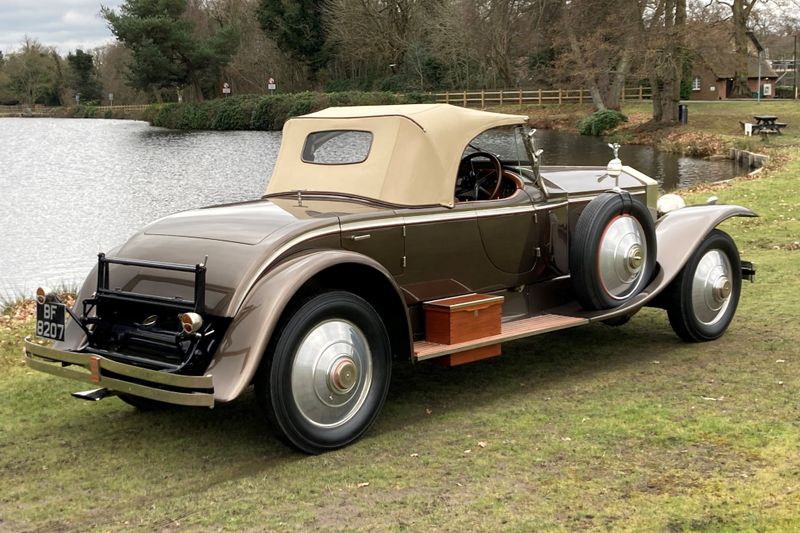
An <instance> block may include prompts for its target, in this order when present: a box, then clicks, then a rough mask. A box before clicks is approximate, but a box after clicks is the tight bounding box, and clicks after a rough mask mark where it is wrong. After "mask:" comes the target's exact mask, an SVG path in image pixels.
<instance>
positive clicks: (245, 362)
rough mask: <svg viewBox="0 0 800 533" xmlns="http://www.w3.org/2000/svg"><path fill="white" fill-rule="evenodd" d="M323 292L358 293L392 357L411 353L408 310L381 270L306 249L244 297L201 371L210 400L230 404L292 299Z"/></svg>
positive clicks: (358, 259) (345, 254)
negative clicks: (374, 313) (385, 334)
mask: <svg viewBox="0 0 800 533" xmlns="http://www.w3.org/2000/svg"><path fill="white" fill-rule="evenodd" d="M326 288H336V289H345V290H352V291H353V292H355V293H356V294H359V293H361V294H360V296H362V297H364V298H365V299H366V300H367V301H369V302H370V303H371V304H372V305H373V307H375V308H376V310H378V312H379V313H380V314H381V315H383V316H382V318H383V320H384V323H385V324H386V327H387V329H388V330H389V334H390V338H391V341H392V351H393V354H394V355H396V356H402V355H409V354H410V353H411V346H412V344H411V343H412V340H411V329H410V326H409V320H408V311H407V308H406V306H405V304H404V302H403V299H402V296H401V293H400V290H399V289H398V288H397V285H396V284H395V283H394V280H393V278H392V276H391V274H389V272H387V271H386V269H384V268H383V267H382V266H381V265H380V264H379V263H377V262H375V261H374V260H372V259H370V258H369V257H366V256H364V255H361V254H357V253H354V252H349V251H343V250H313V251H307V252H303V253H302V254H300V255H297V256H294V257H291V258H289V259H287V260H285V261H283V262H282V263H281V264H279V265H276V266H274V267H272V268H271V269H270V271H269V272H268V273H267V274H266V275H264V276H263V277H262V278H261V279H259V280H258V281H257V282H256V283H255V284H254V285H253V287H252V289H251V290H250V292H249V293H248V295H247V297H246V298H245V299H244V302H243V304H242V305H241V306H240V308H239V309H238V312H237V313H236V315H235V317H234V318H233V321H232V322H231V324H230V326H229V327H228V329H227V331H226V332H225V336H224V337H223V339H222V342H221V343H220V345H219V349H218V350H217V352H216V354H215V355H214V358H213V360H212V362H211V365H210V367H209V369H208V371H207V373H210V374H212V376H213V382H214V398H215V400H216V401H220V402H227V401H230V400H233V399H234V398H236V397H237V396H238V395H239V394H240V393H241V392H242V391H243V390H244V389H245V388H246V387H247V386H248V385H249V384H250V382H251V381H252V379H253V377H254V376H255V373H256V371H257V370H258V366H259V364H260V363H261V359H262V356H263V355H264V354H265V352H266V351H267V348H268V346H269V342H270V339H271V337H272V335H273V333H274V332H275V328H276V327H277V325H278V323H279V321H280V319H281V316H282V315H283V313H284V312H285V311H286V310H287V308H288V307H290V304H291V303H292V301H293V299H295V298H302V297H303V296H304V295H305V294H309V293H311V292H313V291H319V290H323V289H326Z"/></svg>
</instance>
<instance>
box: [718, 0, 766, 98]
mask: <svg viewBox="0 0 800 533" xmlns="http://www.w3.org/2000/svg"><path fill="white" fill-rule="evenodd" d="M717 1H718V2H719V3H720V4H722V5H725V6H728V7H730V9H731V22H732V23H733V45H734V48H735V50H736V70H735V73H734V75H733V91H732V92H731V94H730V95H728V96H737V97H741V98H749V97H750V87H748V85H747V74H748V72H747V63H748V57H749V55H750V52H749V50H748V43H749V42H750V38H749V37H748V36H747V29H748V28H747V21H748V20H749V19H750V14H751V13H752V12H753V8H754V7H755V5H756V2H758V0H731V2H724V1H723V0H717Z"/></svg>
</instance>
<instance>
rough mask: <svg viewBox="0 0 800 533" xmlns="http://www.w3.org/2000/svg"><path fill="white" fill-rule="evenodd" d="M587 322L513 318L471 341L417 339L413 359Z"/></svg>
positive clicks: (568, 318)
mask: <svg viewBox="0 0 800 533" xmlns="http://www.w3.org/2000/svg"><path fill="white" fill-rule="evenodd" d="M588 323H589V319H587V318H581V317H577V316H564V315H539V316H535V317H532V318H523V319H521V320H513V321H511V322H506V323H504V324H502V326H501V330H500V333H499V334H497V335H490V336H488V337H481V338H480V339H475V340H472V341H465V342H459V343H456V344H438V343H435V342H428V341H417V342H415V343H414V360H415V361H424V360H426V359H433V358H435V357H441V356H443V355H449V354H455V353H460V352H465V351H467V350H472V349H475V348H482V347H484V346H490V345H492V344H498V343H501V342H506V341H513V340H516V339H522V338H524V337H530V336H532V335H539V334H542V333H549V332H551V331H557V330H559V329H566V328H571V327H575V326H581V325H583V324H588Z"/></svg>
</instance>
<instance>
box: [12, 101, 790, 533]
mask: <svg viewBox="0 0 800 533" xmlns="http://www.w3.org/2000/svg"><path fill="white" fill-rule="evenodd" d="M709 105H710V104H709ZM776 114H778V115H779V116H780V114H781V113H776ZM790 124H791V121H790ZM798 127H800V121H798ZM784 150H785V155H786V157H788V158H789V159H790V161H789V162H788V163H787V164H786V165H785V166H784V167H783V168H782V169H778V170H768V171H767V172H765V174H764V175H763V176H762V177H761V178H759V179H756V180H749V181H736V182H734V183H733V184H732V185H730V186H727V187H723V188H720V189H718V190H715V191H714V192H713V194H716V195H717V196H719V198H720V201H722V202H726V203H738V204H741V205H745V206H748V207H751V208H753V209H755V210H756V211H758V212H759V213H760V214H761V215H762V216H761V218H758V219H734V220H732V221H729V222H726V223H725V224H724V225H723V227H724V229H726V230H727V231H729V232H730V233H731V234H732V235H733V236H734V238H735V239H736V240H737V242H738V244H739V246H740V248H741V249H742V255H743V257H744V258H745V259H749V260H752V261H754V262H755V263H756V265H757V267H758V280H757V282H756V283H755V284H749V283H746V284H745V285H744V287H743V294H742V299H741V303H740V307H739V311H738V313H737V316H736V319H735V320H734V322H733V324H732V325H731V328H730V330H729V331H728V332H727V333H726V334H725V335H724V336H723V337H722V338H721V339H719V340H718V341H715V342H711V343H704V344H686V343H683V342H681V341H679V340H678V338H677V337H676V336H675V335H674V334H673V333H672V331H671V329H670V328H669V325H668V323H667V320H666V316H665V314H664V313H663V312H662V311H659V310H655V309H645V310H644V311H642V312H641V313H639V314H638V315H636V316H635V317H634V318H633V320H632V321H631V322H630V323H628V324H627V325H625V326H622V327H619V328H611V327H608V326H604V325H600V324H598V325H591V326H587V327H583V328H578V329H575V330H570V331H564V332H559V333H553V334H548V335H544V336H540V337H535V338H533V339H530V340H526V341H520V342H515V343H510V344H507V345H506V346H505V347H504V355H503V356H502V357H500V358H499V359H496V360H490V361H485V362H481V363H476V364H473V365H466V366H464V367H457V368H453V369H444V368H439V367H436V366H433V365H425V364H420V365H417V366H416V367H413V368H412V367H411V366H410V365H399V366H397V367H396V368H395V372H394V376H393V382H392V387H391V390H390V394H389V398H388V401H387V403H386V406H385V407H384V410H383V412H382V414H381V416H380V417H379V419H378V422H377V423H376V425H375V426H374V427H373V428H372V430H371V431H370V432H369V433H368V434H367V435H366V436H365V437H364V438H363V439H362V440H361V441H359V442H357V443H356V444H354V445H352V446H350V447H348V448H346V449H343V450H339V451H335V452H332V453H328V454H325V455H322V456H318V457H308V456H304V455H301V454H299V453H296V452H294V451H293V450H291V449H289V448H288V447H287V446H285V445H284V444H282V443H281V442H280V441H279V440H277V439H276V438H274V437H273V436H272V435H271V434H270V432H269V430H268V428H267V427H266V425H265V424H264V422H263V421H262V419H261V416H260V414H259V412H258V409H257V407H256V405H255V401H254V399H253V397H252V395H250V394H247V395H245V396H244V397H242V398H240V399H238V400H237V401H236V402H233V403H231V404H228V405H220V406H218V407H216V408H215V409H213V410H201V409H196V410H192V409H177V408H176V409H174V410H169V411H165V412H159V413H140V412H137V411H135V410H134V409H132V408H130V407H128V406H126V405H125V404H123V403H122V402H120V401H119V400H117V399H113V398H112V399H107V400H104V401H102V402H97V403H90V402H83V401H79V400H74V399H72V398H70V397H69V393H70V392H73V391H75V390H80V389H81V388H82V386H81V384H78V383H74V382H70V381H67V380H62V379H58V378H55V377H50V376H47V375H44V374H40V373H37V372H33V371H31V370H29V369H27V368H26V367H24V366H23V365H22V364H21V363H20V343H21V340H22V337H23V336H24V335H25V334H29V333H30V332H31V324H30V323H26V324H24V325H22V326H20V325H11V326H4V325H2V324H0V370H2V372H0V398H2V399H3V401H2V403H0V480H2V483H1V484H0V489H2V490H0V530H2V531H29V530H38V531H89V530H99V531H123V530H125V531H128V530H133V531H154V530H156V531H177V530H189V531H219V530H223V531H225V530H231V531H233V530H242V529H245V530H259V531H261V530H298V529H299V530H305V529H326V530H353V529H362V530H397V531H399V530H412V531H419V530H434V529H435V530H445V531H473V530H483V531H496V530H509V531H539V530H545V529H547V530H560V531H575V530H583V529H590V530H603V531H606V530H613V531H637V532H638V531H668V532H676V531H714V532H716V531H797V530H800V513H798V511H797V509H798V505H799V504H800V456H798V445H800V423H798V420H800V407H799V405H800V404H798V399H797V391H798V389H800V349H798V345H799V343H800V326H798V322H797V317H798V316H800V298H798V295H800V279H798V266H799V265H800V255H799V254H800V251H798V250H793V249H792V248H793V246H792V243H793V242H795V241H798V240H800V223H798V219H800V207H799V206H800V184H799V183H798V176H800V149H797V148H793V149H784ZM708 194H709V193H708V192H704V193H702V194H700V193H698V194H695V195H690V196H689V199H690V200H691V201H695V202H702V201H704V200H705V197H706V196H707V195H708ZM85 388H88V387H85ZM479 443H483V444H484V445H485V446H481V445H480V444H479ZM467 450H469V452H467ZM363 483H369V485H368V486H359V484H363Z"/></svg>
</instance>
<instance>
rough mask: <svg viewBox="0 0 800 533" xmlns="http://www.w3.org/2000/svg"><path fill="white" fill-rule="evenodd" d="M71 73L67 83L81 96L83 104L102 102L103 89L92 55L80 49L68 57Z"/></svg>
mask: <svg viewBox="0 0 800 533" xmlns="http://www.w3.org/2000/svg"><path fill="white" fill-rule="evenodd" d="M67 64H68V65H69V73H68V75H67V83H68V85H69V87H70V89H72V90H73V92H75V93H76V94H79V95H80V97H81V101H83V102H100V101H101V100H102V99H103V88H102V86H101V85H100V82H99V81H98V80H97V69H96V68H95V64H94V57H93V56H92V54H89V53H87V52H84V51H83V50H81V49H80V48H78V49H77V50H75V53H74V54H73V53H72V52H70V53H69V54H68V55H67Z"/></svg>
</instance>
